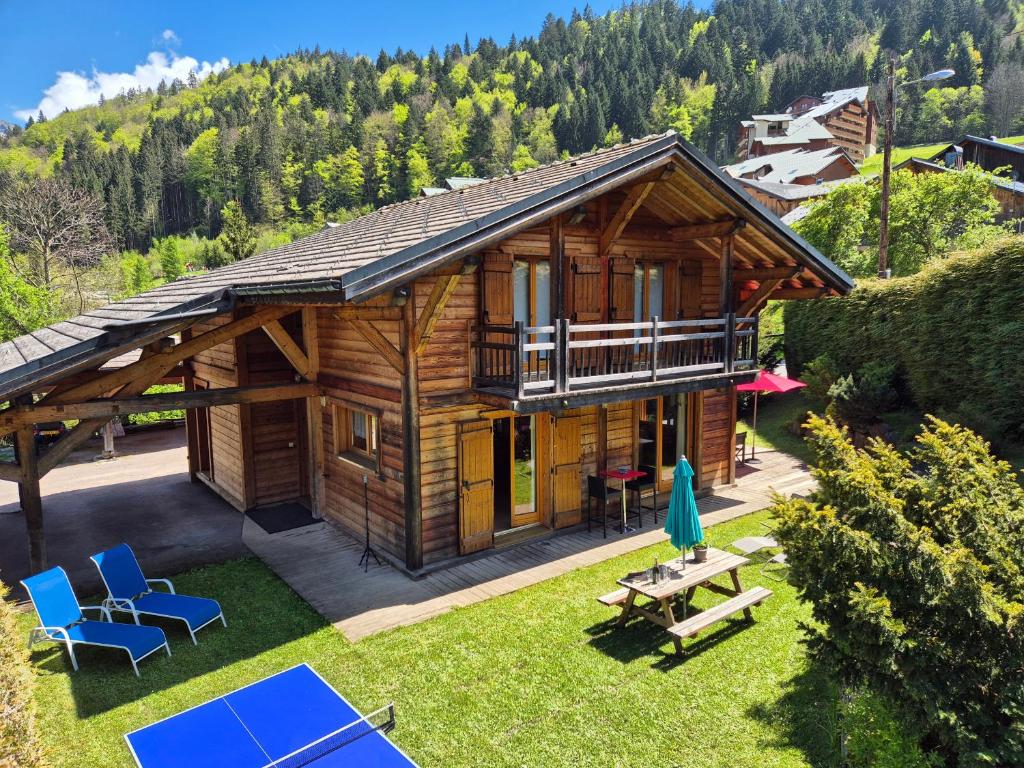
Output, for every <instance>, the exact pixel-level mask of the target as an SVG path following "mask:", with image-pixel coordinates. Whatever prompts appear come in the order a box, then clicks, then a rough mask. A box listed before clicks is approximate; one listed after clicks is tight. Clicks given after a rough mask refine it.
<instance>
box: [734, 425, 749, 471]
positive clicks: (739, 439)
mask: <svg viewBox="0 0 1024 768" xmlns="http://www.w3.org/2000/svg"><path fill="white" fill-rule="evenodd" d="M736 461H738V462H739V463H740V464H746V463H747V433H746V432H737V433H736Z"/></svg>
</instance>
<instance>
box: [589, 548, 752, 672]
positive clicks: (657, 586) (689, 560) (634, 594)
mask: <svg viewBox="0 0 1024 768" xmlns="http://www.w3.org/2000/svg"><path fill="white" fill-rule="evenodd" d="M749 562H750V560H749V558H746V557H743V556H742V555H733V554H730V553H728V552H724V551H723V550H720V549H714V548H712V547H709V548H708V550H707V559H706V560H705V561H704V562H702V563H698V562H697V561H696V559H695V558H694V555H693V554H692V553H691V554H690V555H688V556H687V557H686V558H685V560H684V559H683V558H676V559H675V560H670V561H669V562H667V563H665V569H666V571H667V573H666V575H665V577H664V578H660V579H659V580H658V581H657V582H655V581H653V579H652V578H651V573H650V571H641V572H640V573H633V574H630V575H628V576H626V577H625V578H622V579H619V580H618V583H619V585H620V587H621V588H620V589H618V590H616V591H614V592H610V593H608V594H607V595H602V596H601V597H599V598H598V601H599V602H601V603H602V604H604V605H607V606H612V607H614V606H621V608H622V612H621V613H620V615H619V619H618V624H619V625H620V626H621V625H622V624H625V623H626V622H627V621H629V619H630V618H631V617H632V616H641V617H643V618H645V619H647V620H648V621H651V622H653V623H655V624H657V625H659V626H661V627H664V628H665V629H666V630H667V631H668V632H669V634H670V635H672V642H673V644H674V645H675V649H676V653H682V652H683V645H682V640H683V638H685V637H693V636H695V635H697V634H698V633H699V632H701V631H703V630H704V629H707V628H708V627H709V626H711V625H712V624H716V623H717V622H719V621H722V620H723V619H726V618H728V617H729V616H732V615H733V614H735V613H739V612H740V611H743V614H744V616H745V617H746V618H747V619H753V615H752V614H751V611H750V609H751V608H752V607H753V606H755V605H760V604H761V603H762V602H763V601H764V600H766V599H767V598H769V597H771V595H772V591H771V590H770V589H766V588H764V587H754V588H753V589H751V590H747V591H744V590H743V586H742V584H740V576H739V569H740V567H742V566H744V565H747V564H748V563H749ZM726 573H728V574H729V576H730V578H731V579H732V588H731V589H730V588H729V587H723V586H721V585H720V584H715V583H714V582H713V581H711V579H713V578H715V577H716V576H722V575H724V574H726ZM698 587H700V588H703V589H707V590H709V591H711V592H715V593H717V594H720V595H725V596H726V597H728V598H729V599H727V600H726V601H725V602H722V603H719V604H718V605H715V606H713V607H711V608H709V609H707V610H706V611H702V612H701V613H698V614H696V615H694V616H691V617H689V618H686V615H685V609H686V606H687V605H688V604H689V601H690V598H691V597H693V593H694V592H695V591H696V590H697V588H698ZM680 594H683V595H684V614H683V615H684V618H683V620H682V621H676V618H675V613H674V610H673V607H672V601H673V600H674V599H675V598H676V597H677V596H678V595H680ZM640 597H643V598H646V599H647V600H648V601H649V603H648V604H647V605H640V604H638V602H637V599H638V598H640Z"/></svg>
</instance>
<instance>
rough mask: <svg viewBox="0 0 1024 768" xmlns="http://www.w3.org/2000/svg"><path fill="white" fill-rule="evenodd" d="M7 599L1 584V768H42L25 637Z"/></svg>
mask: <svg viewBox="0 0 1024 768" xmlns="http://www.w3.org/2000/svg"><path fill="white" fill-rule="evenodd" d="M8 597H9V594H8V589H7V585H6V584H4V583H3V582H2V581H0V768H43V766H44V761H43V750H42V746H41V744H40V741H39V736H38V733H37V731H36V724H35V704H34V702H33V700H32V672H31V670H30V669H29V662H28V653H27V652H26V650H25V636H24V635H23V634H22V633H21V632H19V631H18V624H17V620H16V612H15V609H14V605H13V604H12V603H11V602H10V601H9V600H8Z"/></svg>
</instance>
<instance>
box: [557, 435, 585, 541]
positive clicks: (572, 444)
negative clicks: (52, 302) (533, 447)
mask: <svg viewBox="0 0 1024 768" xmlns="http://www.w3.org/2000/svg"><path fill="white" fill-rule="evenodd" d="M581 428H582V420H581V419H580V417H579V416H562V417H560V418H557V419H555V429H554V433H555V434H554V452H553V454H554V455H553V460H552V471H551V476H552V485H553V494H552V496H553V501H554V507H553V510H554V515H553V517H554V527H555V528H565V527H566V526H569V525H576V524H577V523H578V522H580V520H581V519H582V514H581V508H582V503H581V499H582V487H583V484H582V464H581V450H582V449H581V444H582V442H583V440H582V432H581Z"/></svg>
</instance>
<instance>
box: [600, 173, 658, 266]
mask: <svg viewBox="0 0 1024 768" xmlns="http://www.w3.org/2000/svg"><path fill="white" fill-rule="evenodd" d="M654 184H655V182H653V181H646V182H643V183H640V184H635V185H633V186H632V187H630V189H629V192H627V193H626V199H625V200H623V201H622V204H621V205H620V206H619V207H618V210H616V211H615V213H614V214H613V215H612V218H611V220H610V221H609V222H608V224H607V225H606V226H605V228H604V231H602V232H601V245H600V250H599V255H600V256H607V255H608V252H609V251H610V250H611V248H612V246H613V245H614V244H615V241H616V240H618V239H619V237H621V236H622V231H623V230H624V229H625V228H626V225H627V224H629V222H630V220H631V219H632V218H633V214H635V213H636V212H637V211H638V210H639V209H640V206H641V205H643V204H644V200H646V199H647V196H648V195H649V194H651V190H653V189H654Z"/></svg>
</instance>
